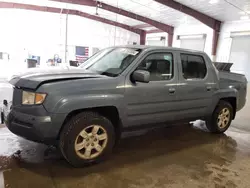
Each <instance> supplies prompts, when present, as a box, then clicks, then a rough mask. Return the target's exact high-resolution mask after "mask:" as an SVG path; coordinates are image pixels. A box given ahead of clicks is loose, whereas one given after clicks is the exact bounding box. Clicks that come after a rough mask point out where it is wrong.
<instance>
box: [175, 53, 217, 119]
mask: <svg viewBox="0 0 250 188" xmlns="http://www.w3.org/2000/svg"><path fill="white" fill-rule="evenodd" d="M205 59H206V57H204V55H203V54H202V53H201V54H196V53H195V54H192V53H180V54H179V61H178V63H179V83H178V91H179V92H178V95H177V98H178V100H179V113H180V117H181V118H182V119H189V118H190V119H192V118H202V117H203V116H204V115H205V116H206V115H207V114H208V108H209V106H210V105H211V103H212V96H213V92H214V90H215V88H216V84H215V81H214V78H213V75H212V74H209V69H210V67H211V65H209V62H206V60H205Z"/></svg>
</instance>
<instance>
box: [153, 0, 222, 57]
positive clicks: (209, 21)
mask: <svg viewBox="0 0 250 188" xmlns="http://www.w3.org/2000/svg"><path fill="white" fill-rule="evenodd" d="M154 1H156V2H158V3H160V4H163V5H165V6H168V7H170V8H173V9H175V10H178V11H180V12H183V13H185V14H187V15H189V16H192V17H194V18H195V19H197V20H199V21H200V22H202V23H204V24H205V25H207V26H208V27H210V28H212V29H213V30H214V33H213V45H212V55H214V56H215V55H216V52H217V45H218V38H219V33H220V27H221V21H219V20H217V19H215V18H212V17H210V16H208V15H206V14H204V13H201V12H199V11H197V10H194V9H193V8H190V7H188V6H186V5H183V4H181V3H179V2H176V1H174V0H154Z"/></svg>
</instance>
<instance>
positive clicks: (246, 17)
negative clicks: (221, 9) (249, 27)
mask: <svg viewBox="0 0 250 188" xmlns="http://www.w3.org/2000/svg"><path fill="white" fill-rule="evenodd" d="M240 19H241V20H248V19H249V16H241V17H240Z"/></svg>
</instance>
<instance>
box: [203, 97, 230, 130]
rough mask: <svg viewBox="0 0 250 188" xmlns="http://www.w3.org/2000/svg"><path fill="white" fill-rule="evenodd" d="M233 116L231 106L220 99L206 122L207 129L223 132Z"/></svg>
mask: <svg viewBox="0 0 250 188" xmlns="http://www.w3.org/2000/svg"><path fill="white" fill-rule="evenodd" d="M232 118H233V107H232V105H231V104H230V103H229V102H227V101H220V102H219V104H218V105H217V107H216V108H215V110H214V112H213V115H212V117H211V118H210V119H209V120H208V121H207V122H206V126H207V129H208V130H209V131H210V132H212V133H223V132H225V131H226V130H227V129H228V128H229V126H230V124H231V122H232Z"/></svg>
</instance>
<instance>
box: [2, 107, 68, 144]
mask: <svg viewBox="0 0 250 188" xmlns="http://www.w3.org/2000/svg"><path fill="white" fill-rule="evenodd" d="M28 108H32V109H29V110H25V109H28ZM25 111H27V112H25ZM31 111H32V113H31ZM65 117H66V116H65V115H64V114H52V113H48V112H47V111H46V110H45V109H44V107H43V106H42V105H40V106H33V107H22V106H21V107H13V108H12V110H11V111H10V113H9V114H8V116H7V119H6V126H7V127H8V129H9V130H10V131H11V132H12V133H14V134H16V135H18V136H21V137H24V138H26V139H28V140H31V141H35V142H39V143H44V144H56V141H57V138H58V134H59V132H60V129H61V126H62V124H63V121H64V119H65Z"/></svg>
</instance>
